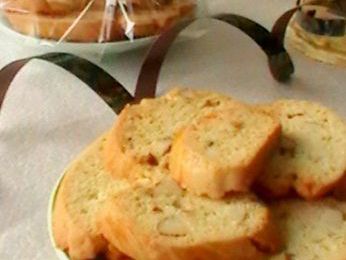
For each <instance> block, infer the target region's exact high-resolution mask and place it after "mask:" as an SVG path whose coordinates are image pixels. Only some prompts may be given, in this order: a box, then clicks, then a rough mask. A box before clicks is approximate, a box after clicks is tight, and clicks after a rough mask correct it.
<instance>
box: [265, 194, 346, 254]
mask: <svg viewBox="0 0 346 260" xmlns="http://www.w3.org/2000/svg"><path fill="white" fill-rule="evenodd" d="M271 209H272V211H273V214H274V216H275V218H276V219H277V221H278V224H279V227H280V232H281V235H282V238H283V240H284V243H285V250H284V252H282V253H281V254H280V255H279V256H280V257H279V256H277V258H270V259H273V260H274V259H275V260H279V259H280V260H316V259H328V260H345V259H346V218H345V216H346V203H345V202H340V201H336V200H333V199H323V200H320V201H315V202H306V201H300V200H283V201H280V202H275V203H274V204H273V205H272V206H271Z"/></svg>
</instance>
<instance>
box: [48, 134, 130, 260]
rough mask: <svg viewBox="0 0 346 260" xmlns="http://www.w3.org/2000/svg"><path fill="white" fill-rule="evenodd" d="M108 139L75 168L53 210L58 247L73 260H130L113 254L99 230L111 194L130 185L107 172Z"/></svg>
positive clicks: (68, 173)
mask: <svg viewBox="0 0 346 260" xmlns="http://www.w3.org/2000/svg"><path fill="white" fill-rule="evenodd" d="M105 140H106V135H104V136H102V137H100V138H99V139H98V140H97V141H95V143H93V144H92V145H91V146H90V147H89V148H87V150H85V152H84V153H83V154H82V155H81V156H80V157H79V158H78V159H77V160H76V161H75V162H73V163H72V164H71V166H70V167H69V168H68V170H67V171H66V173H65V175H64V178H63V180H62V182H61V184H60V187H59V188H58V192H57V195H56V199H55V203H54V209H53V219H52V228H53V237H54V240H55V242H56V245H57V247H58V248H60V249H61V250H63V251H65V252H66V253H67V254H68V255H69V257H70V258H71V259H73V260H87V259H88V260H89V259H94V258H96V257H97V256H99V255H105V257H106V259H109V260H121V259H123V260H124V259H126V256H125V255H124V254H122V253H121V252H120V251H118V250H117V249H116V248H113V247H112V248H111V250H109V248H110V247H109V245H108V242H107V241H106V239H105V238H104V237H103V236H102V234H101V232H100V230H99V229H98V227H97V218H98V212H99V210H100V209H101V208H102V207H103V205H104V202H105V201H106V199H107V196H108V193H109V192H110V191H112V192H116V191H117V190H121V189H124V188H125V187H126V183H124V182H122V181H120V180H118V181H116V180H112V178H111V176H110V175H109V174H108V173H106V172H105V171H104V168H103V161H102V157H101V154H102V150H103V147H104V143H105Z"/></svg>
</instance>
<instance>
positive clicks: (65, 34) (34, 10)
mask: <svg viewBox="0 0 346 260" xmlns="http://www.w3.org/2000/svg"><path fill="white" fill-rule="evenodd" d="M197 6H198V5H197V0H0V10H1V14H0V19H1V20H0V22H1V25H2V27H6V28H5V29H6V30H7V32H12V33H15V34H17V36H18V37H19V36H20V37H22V40H24V41H27V40H29V38H30V39H31V40H33V39H35V40H36V43H37V42H38V43H39V44H41V45H42V44H45V45H53V46H54V45H56V44H61V43H68V44H70V45H71V43H79V44H82V43H83V44H84V43H89V44H91V43H93V44H95V43H115V42H116V43H119V42H124V41H126V42H128V43H130V42H132V43H133V42H134V41H135V40H136V39H142V41H143V38H148V37H150V36H154V35H157V34H159V33H161V32H162V31H163V30H165V29H166V28H168V27H171V26H172V25H174V24H175V23H176V22H178V21H180V20H182V19H186V18H191V17H194V16H195V15H196V12H197ZM18 33H19V34H20V35H19V34H18ZM28 36H29V37H28Z"/></svg>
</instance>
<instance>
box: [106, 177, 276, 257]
mask: <svg viewBox="0 0 346 260" xmlns="http://www.w3.org/2000/svg"><path fill="white" fill-rule="evenodd" d="M163 175H164V176H166V178H164V179H163V180H162V181H161V182H159V183H157V184H155V185H153V184H152V182H151V181H149V180H147V182H146V181H145V180H144V179H142V180H141V181H140V183H139V184H138V185H136V186H134V187H133V188H132V189H131V190H124V191H123V192H120V193H117V194H115V195H114V196H112V198H111V199H110V200H109V201H108V203H107V206H106V207H104V211H103V217H102V218H101V219H102V225H101V230H102V233H103V234H104V236H105V237H106V238H107V240H109V241H110V242H111V243H112V244H113V245H115V246H116V247H117V248H119V249H120V250H121V251H122V252H124V253H126V254H127V255H129V256H131V257H132V258H134V259H137V260H158V259H160V260H161V259H162V260H163V259H165V260H173V259H179V260H184V259H186V260H190V259H200V260H203V259H218V260H221V259H225V260H229V259H232V260H246V259H249V260H250V259H251V260H253V259H256V260H258V259H265V257H266V253H269V252H273V251H275V250H277V249H278V248H279V245H280V239H279V237H278V236H277V234H278V233H277V232H276V228H275V226H274V224H273V221H272V219H271V215H270V212H269V209H268V208H267V207H266V206H265V205H264V204H262V203H260V202H259V201H258V200H257V199H256V198H255V197H254V196H252V195H250V194H244V195H242V194H239V195H233V196H230V197H228V198H224V199H221V200H213V199H210V198H207V197H201V196H196V195H192V194H191V193H189V192H186V191H184V190H182V189H181V188H180V187H179V186H178V185H177V184H176V182H174V181H173V180H172V179H171V178H170V177H169V175H168V174H166V173H164V174H163Z"/></svg>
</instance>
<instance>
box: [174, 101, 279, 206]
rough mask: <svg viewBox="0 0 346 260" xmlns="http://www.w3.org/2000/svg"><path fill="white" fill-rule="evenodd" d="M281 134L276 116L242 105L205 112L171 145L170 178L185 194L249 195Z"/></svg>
mask: <svg viewBox="0 0 346 260" xmlns="http://www.w3.org/2000/svg"><path fill="white" fill-rule="evenodd" d="M210 126H213V127H212V128H210ZM280 133H281V126H280V124H279V122H278V121H277V120H276V119H275V118H273V117H272V116H270V115H267V114H265V113H263V112H261V111H259V110H257V109H255V108H252V107H248V106H246V105H243V104H233V105H232V106H230V107H229V108H225V109H222V110H220V111H214V112H212V113H209V114H206V115H204V116H202V117H200V118H198V119H197V120H196V121H195V122H194V123H192V124H190V125H188V126H187V127H186V128H185V129H183V130H182V131H180V133H179V134H178V135H177V136H176V138H175V140H174V141H173V145H172V150H171V153H170V164H169V167H170V173H171V176H172V177H173V179H175V180H176V181H177V182H178V183H179V184H180V185H181V186H182V187H184V188H186V189H187V190H188V191H190V192H193V193H195V194H197V195H207V196H209V197H211V198H215V199H217V198H221V197H223V196H224V195H225V194H226V193H227V192H231V191H238V192H246V191H249V189H250V186H251V185H252V183H253V181H254V180H255V178H256V177H257V176H258V174H260V173H261V172H262V171H263V167H264V164H265V162H266V161H267V158H268V156H269V154H270V152H271V151H272V150H273V148H274V147H276V146H277V144H278V142H279V137H280ZM250 138H252V139H251V140H252V141H250V142H249V141H248V139H250ZM231 153H232V156H229V154H231ZM227 156H228V157H227Z"/></svg>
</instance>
